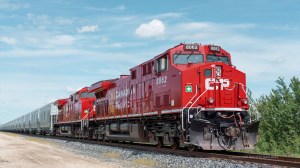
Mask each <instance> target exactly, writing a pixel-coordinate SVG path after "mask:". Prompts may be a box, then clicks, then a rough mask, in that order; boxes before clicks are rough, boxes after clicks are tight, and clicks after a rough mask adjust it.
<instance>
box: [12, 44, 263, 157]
mask: <svg viewBox="0 0 300 168" xmlns="http://www.w3.org/2000/svg"><path fill="white" fill-rule="evenodd" d="M92 93H93V94H92ZM55 104H56V105H57V107H58V109H59V112H58V122H57V123H56V124H54V127H53V134H55V135H60V136H69V137H74V138H90V139H96V140H103V141H107V140H109V141H132V142H144V143H152V144H155V145H156V146H157V147H162V146H164V145H165V146H171V148H173V149H176V148H178V147H179V146H186V147H187V148H188V149H189V150H191V151H192V150H195V149H196V148H200V149H204V150H227V149H253V146H254V144H255V143H256V141H257V140H256V136H257V131H258V126H259V122H258V121H255V122H253V121H252V120H251V118H250V116H249V113H248V108H249V105H248V99H247V95H246V75H245V73H243V72H241V71H239V70H238V69H236V67H235V66H233V65H232V61H231V56H230V54H229V53H228V52H226V51H225V50H224V49H222V48H221V47H220V46H215V45H201V44H179V45H177V46H175V47H173V48H170V49H168V50H166V51H165V52H164V53H162V54H159V55H158V56H156V57H154V58H153V59H150V60H148V61H146V62H144V63H142V64H140V65H138V66H136V67H133V68H131V69H130V75H121V76H120V78H117V79H111V80H104V81H99V82H97V83H95V84H93V85H91V86H90V87H89V88H83V89H82V90H80V91H78V92H76V93H74V94H73V95H71V96H70V98H68V99H60V100H58V101H56V102H55ZM24 117H25V118H26V116H24ZM8 125H9V124H8ZM24 125H25V129H24V130H28V129H29V128H30V127H28V126H26V123H25V124H24ZM29 125H30V124H29ZM29 130H31V132H32V129H29Z"/></svg>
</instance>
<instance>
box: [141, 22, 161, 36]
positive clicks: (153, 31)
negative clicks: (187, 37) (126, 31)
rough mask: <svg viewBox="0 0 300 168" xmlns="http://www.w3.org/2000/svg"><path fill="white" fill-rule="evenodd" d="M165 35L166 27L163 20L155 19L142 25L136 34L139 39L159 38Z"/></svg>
mask: <svg viewBox="0 0 300 168" xmlns="http://www.w3.org/2000/svg"><path fill="white" fill-rule="evenodd" d="M164 33H165V25H164V23H163V22H162V21H161V20H158V19H153V20H152V21H150V22H148V23H144V24H141V25H140V26H139V27H138V28H137V29H136V30H135V34H136V35H137V36H139V37H157V36H161V35H163V34H164Z"/></svg>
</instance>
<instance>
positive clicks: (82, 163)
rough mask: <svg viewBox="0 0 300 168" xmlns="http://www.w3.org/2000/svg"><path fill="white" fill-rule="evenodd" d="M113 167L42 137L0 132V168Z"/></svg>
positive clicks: (113, 164)
mask: <svg viewBox="0 0 300 168" xmlns="http://www.w3.org/2000/svg"><path fill="white" fill-rule="evenodd" d="M9 167H18V168H40V167H46V168H48V167H49V168H50V167H51V168H53V167H56V168H68V167H72V168H92V167H93V168H97V167H99V168H100V167H101V168H113V167H120V166H118V165H117V164H115V163H108V162H104V161H99V160H95V159H91V158H87V157H83V156H81V155H76V154H74V153H71V152H67V151H66V150H62V149H61V146H60V145H58V144H56V143H54V142H51V141H47V140H44V139H40V138H30V137H25V136H22V135H18V134H11V133H3V132H0V168H9Z"/></svg>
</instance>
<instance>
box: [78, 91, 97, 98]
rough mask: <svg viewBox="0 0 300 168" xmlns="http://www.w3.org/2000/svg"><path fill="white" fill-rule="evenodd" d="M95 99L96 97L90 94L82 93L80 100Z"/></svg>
mask: <svg viewBox="0 0 300 168" xmlns="http://www.w3.org/2000/svg"><path fill="white" fill-rule="evenodd" d="M94 97H95V95H94V94H93V93H90V92H84V93H81V95H80V98H94Z"/></svg>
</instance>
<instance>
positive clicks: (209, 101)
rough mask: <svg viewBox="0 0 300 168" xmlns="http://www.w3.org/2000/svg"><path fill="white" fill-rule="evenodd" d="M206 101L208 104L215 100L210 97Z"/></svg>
mask: <svg viewBox="0 0 300 168" xmlns="http://www.w3.org/2000/svg"><path fill="white" fill-rule="evenodd" d="M207 101H208V103H209V104H213V103H214V102H215V100H214V99H213V98H211V97H210V98H209V99H208V100H207Z"/></svg>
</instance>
